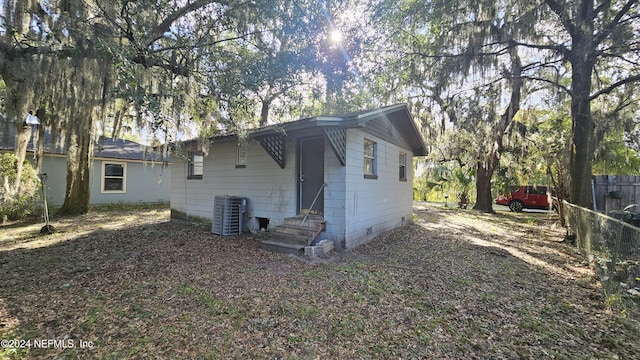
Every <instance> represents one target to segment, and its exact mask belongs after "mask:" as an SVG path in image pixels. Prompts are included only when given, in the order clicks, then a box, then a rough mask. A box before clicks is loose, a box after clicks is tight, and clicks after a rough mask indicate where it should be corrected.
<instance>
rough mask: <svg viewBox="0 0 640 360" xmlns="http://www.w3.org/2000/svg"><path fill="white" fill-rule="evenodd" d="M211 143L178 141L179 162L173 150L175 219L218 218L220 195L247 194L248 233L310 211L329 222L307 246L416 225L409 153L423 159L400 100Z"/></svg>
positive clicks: (347, 242)
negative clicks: (216, 203)
mask: <svg viewBox="0 0 640 360" xmlns="http://www.w3.org/2000/svg"><path fill="white" fill-rule="evenodd" d="M210 141H211V144H210V145H209V147H208V149H207V150H208V151H206V152H201V151H200V150H199V148H198V142H197V141H195V140H194V141H189V142H186V143H184V144H183V145H182V155H183V156H180V158H182V160H178V159H177V158H178V156H175V160H174V163H173V171H172V174H171V176H172V178H171V210H172V217H174V218H183V219H184V218H189V217H200V218H205V219H212V217H213V212H214V199H215V197H219V196H226V195H229V196H237V197H242V198H247V199H248V204H247V211H246V221H245V222H246V224H245V226H244V227H245V229H246V228H248V229H249V230H254V231H259V230H260V228H261V227H263V226H264V225H263V224H266V221H268V223H269V228H270V229H273V228H276V229H277V228H283V227H287V225H284V224H285V222H286V223H287V224H289V223H291V222H287V221H286V220H287V219H288V218H292V217H295V216H298V217H297V220H296V221H300V220H301V216H300V214H305V213H311V214H314V215H313V218H318V217H321V218H322V219H323V220H322V223H323V224H322V227H321V228H320V229H319V230H318V231H321V232H320V233H319V236H315V235H316V234H317V233H314V236H313V238H310V239H307V240H308V244H311V243H312V242H313V240H314V238H315V240H316V241H318V240H321V239H328V240H332V241H333V242H334V244H335V245H336V247H339V248H347V249H348V248H353V247H356V246H358V245H360V244H363V243H366V242H368V241H370V240H371V239H372V238H374V237H375V236H377V235H379V234H380V233H382V232H384V231H387V230H390V229H392V228H394V227H397V226H401V225H404V224H407V223H409V222H410V221H411V218H412V212H413V211H412V204H413V201H412V197H413V193H412V192H413V189H412V168H413V166H412V164H413V157H414V156H423V155H426V149H425V145H424V143H423V141H422V137H421V135H420V133H419V131H418V129H417V128H416V125H415V123H414V121H413V119H412V117H411V115H410V113H409V111H408V109H407V107H406V105H404V104H400V105H394V106H388V107H384V108H381V109H376V110H371V111H362V112H357V113H350V114H346V115H340V116H331V117H313V118H307V119H301V120H297V121H293V122H289V123H283V124H280V125H273V126H267V127H264V128H260V129H257V130H255V131H252V132H251V133H250V134H249V135H248V137H247V138H246V139H244V140H242V139H239V138H238V137H237V136H235V135H225V136H217V137H213V138H211V139H210ZM323 184H324V187H323ZM314 199H315V200H316V201H315V204H313V207H311V205H312V203H313V202H314ZM303 227H307V225H303ZM285 230H286V229H285ZM264 244H265V243H264V242H263V245H264ZM302 245H304V244H301V245H300V246H302ZM295 250H299V247H297V248H296V249H295ZM295 250H294V251H293V252H295Z"/></svg>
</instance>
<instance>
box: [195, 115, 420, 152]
mask: <svg viewBox="0 0 640 360" xmlns="http://www.w3.org/2000/svg"><path fill="white" fill-rule="evenodd" d="M385 123H388V124H390V125H391V126H392V127H393V129H394V130H395V132H397V133H398V134H399V135H400V136H401V137H402V138H403V139H404V141H405V142H406V143H407V144H408V146H410V148H411V150H412V152H413V155H415V156H425V155H427V148H426V146H425V143H424V141H423V139H422V135H421V134H420V131H419V130H418V128H417V127H416V124H415V122H414V121H413V117H412V116H411V114H410V113H409V109H408V108H407V105H406V104H396V105H391V106H386V107H382V108H378V109H372V110H364V111H358V112H351V113H347V114H342V115H333V116H315V117H310V118H305V119H300V120H296V121H291V122H286V123H282V124H275V125H269V126H265V127H262V128H258V129H255V130H252V131H250V132H249V136H251V137H262V136H267V135H270V134H275V133H278V134H286V133H289V132H294V131H300V130H305V129H309V128H313V127H325V128H329V127H339V128H369V129H370V130H373V132H374V133H376V131H377V134H376V135H380V136H381V137H382V138H388V133H389V132H392V131H391V129H388V128H386V127H385ZM236 138H237V136H236V135H235V134H224V135H217V136H214V137H212V138H210V140H212V141H220V140H231V139H236ZM197 141H198V140H196V139H194V140H189V141H186V142H183V144H184V145H186V146H189V145H193V144H195V143H196V142H197Z"/></svg>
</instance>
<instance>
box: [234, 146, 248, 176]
mask: <svg viewBox="0 0 640 360" xmlns="http://www.w3.org/2000/svg"><path fill="white" fill-rule="evenodd" d="M246 167H247V142H246V141H240V142H238V149H237V153H236V168H238V169H242V168H246Z"/></svg>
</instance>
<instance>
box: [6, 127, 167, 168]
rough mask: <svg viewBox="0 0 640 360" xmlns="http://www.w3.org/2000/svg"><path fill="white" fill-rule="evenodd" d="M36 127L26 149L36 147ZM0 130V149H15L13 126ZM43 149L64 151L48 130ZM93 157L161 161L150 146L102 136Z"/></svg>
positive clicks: (32, 149) (59, 141)
mask: <svg viewBox="0 0 640 360" xmlns="http://www.w3.org/2000/svg"><path fill="white" fill-rule="evenodd" d="M36 129H37V128H36V127H33V128H32V129H31V137H30V139H29V144H28V145H27V150H28V151H34V149H35V147H36V144H35V142H36ZM2 132H3V131H2V130H0V150H15V140H16V137H15V128H14V127H13V126H11V127H10V130H9V134H8V135H9V136H4V134H3V133H2ZM44 149H45V150H44V152H45V153H46V154H58V155H64V154H65V153H66V151H65V149H64V145H62V141H61V139H60V136H56V139H55V141H54V140H53V138H52V136H51V133H49V132H45V134H44ZM93 157H96V158H109V159H120V160H139V161H157V162H162V161H163V157H162V154H161V153H159V152H157V151H154V149H153V148H151V147H148V146H145V145H142V144H139V143H137V142H134V141H129V140H124V139H112V138H108V137H104V136H101V137H100V138H98V140H97V141H96V143H95V144H94V147H93ZM164 161H166V162H170V161H171V155H170V154H167V156H166V158H165V159H164Z"/></svg>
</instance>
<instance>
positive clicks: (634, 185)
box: [594, 175, 640, 213]
mask: <svg viewBox="0 0 640 360" xmlns="http://www.w3.org/2000/svg"><path fill="white" fill-rule="evenodd" d="M594 188H595V194H596V206H597V209H598V211H600V212H604V213H608V212H609V211H610V210H621V209H623V208H624V207H625V206H627V205H630V204H638V205H640V176H633V175H598V176H595V177H594ZM616 192H619V193H616ZM616 195H622V196H621V198H617V196H616Z"/></svg>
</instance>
